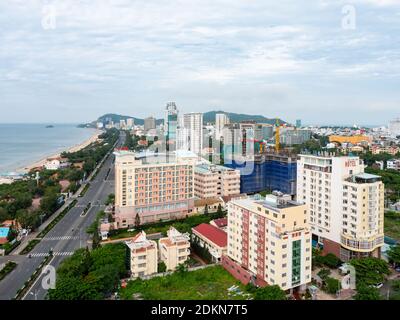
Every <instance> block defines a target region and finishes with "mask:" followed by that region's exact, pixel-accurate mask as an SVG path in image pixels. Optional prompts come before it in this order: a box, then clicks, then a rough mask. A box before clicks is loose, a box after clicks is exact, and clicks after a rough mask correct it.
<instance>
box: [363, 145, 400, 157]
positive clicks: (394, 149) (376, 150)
mask: <svg viewBox="0 0 400 320" xmlns="http://www.w3.org/2000/svg"><path fill="white" fill-rule="evenodd" d="M370 150H371V152H372V154H381V153H388V154H391V155H392V156H394V155H396V154H398V153H399V152H400V148H399V147H398V146H381V145H373V146H371V148H370Z"/></svg>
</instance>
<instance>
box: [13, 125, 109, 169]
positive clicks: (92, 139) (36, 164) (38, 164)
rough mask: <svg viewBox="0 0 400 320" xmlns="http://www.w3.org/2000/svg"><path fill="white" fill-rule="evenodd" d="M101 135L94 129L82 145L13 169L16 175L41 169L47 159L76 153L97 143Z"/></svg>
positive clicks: (99, 131) (100, 132)
mask: <svg viewBox="0 0 400 320" xmlns="http://www.w3.org/2000/svg"><path fill="white" fill-rule="evenodd" d="M101 134H102V131H101V130H98V129H96V131H95V133H94V134H93V135H92V136H91V137H90V138H88V139H86V140H85V141H83V142H82V143H79V144H76V145H73V146H71V147H69V148H67V149H65V150H63V151H61V152H58V153H55V154H49V155H47V156H46V157H44V158H42V159H40V160H38V161H35V162H33V163H31V164H29V165H26V166H24V167H20V168H17V169H15V172H16V173H18V174H26V173H28V172H29V171H31V170H32V169H34V168H37V167H42V166H43V165H44V164H45V163H46V161H47V159H51V158H58V157H60V156H61V154H62V153H63V152H77V151H79V150H82V149H83V148H85V147H87V146H88V145H90V144H91V143H93V142H95V141H97V140H98V137H99V136H100V135H101Z"/></svg>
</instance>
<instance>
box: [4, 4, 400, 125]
mask: <svg viewBox="0 0 400 320" xmlns="http://www.w3.org/2000/svg"><path fill="white" fill-rule="evenodd" d="M399 40H400V0H353V1H351V0H346V1H342V0H307V1H298V0H291V1H289V0H279V1H276V0H258V1H254V0H180V1H174V0H152V1H149V0H147V1H145V0H143V1H137V0H28V1H26V0H1V1H0V122H73V123H79V122H88V121H92V120H95V119H96V118H97V117H99V116H101V115H102V114H104V113H119V114H124V115H130V116H135V117H146V116H150V115H152V116H156V117H157V118H161V117H163V114H164V113H163V111H164V108H165V105H166V103H167V102H168V101H175V102H176V104H177V106H178V108H179V110H180V111H182V112H193V111H200V112H206V111H210V110H224V111H229V112H238V113H247V114H261V115H264V116H266V117H270V118H274V117H281V118H282V119H284V120H286V121H291V122H294V121H295V120H296V119H302V121H303V123H306V124H347V125H349V124H358V125H385V124H387V123H388V121H390V120H391V119H392V118H395V117H398V116H400V88H399V87H400V86H399V85H400V41H399Z"/></svg>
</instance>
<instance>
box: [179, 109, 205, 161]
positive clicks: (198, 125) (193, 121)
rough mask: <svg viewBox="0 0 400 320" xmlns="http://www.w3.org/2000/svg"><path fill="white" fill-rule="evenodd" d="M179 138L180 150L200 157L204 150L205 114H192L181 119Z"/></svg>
mask: <svg viewBox="0 0 400 320" xmlns="http://www.w3.org/2000/svg"><path fill="white" fill-rule="evenodd" d="M177 136H178V138H177V143H178V145H177V148H178V150H185V151H191V152H193V153H195V154H197V155H200V154H201V151H202V149H203V114H202V113H200V112H192V113H185V114H183V115H182V116H181V117H179V121H178V130H177Z"/></svg>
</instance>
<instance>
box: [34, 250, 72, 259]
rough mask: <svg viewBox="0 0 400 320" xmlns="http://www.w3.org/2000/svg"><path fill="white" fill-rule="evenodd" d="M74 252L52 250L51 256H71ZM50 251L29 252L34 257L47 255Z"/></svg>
mask: <svg viewBox="0 0 400 320" xmlns="http://www.w3.org/2000/svg"><path fill="white" fill-rule="evenodd" d="M73 254H74V252H73V251H64V252H53V256H72V255H73ZM49 255H50V253H48V252H40V253H31V256H32V257H34V258H36V257H47V256H49Z"/></svg>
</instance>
